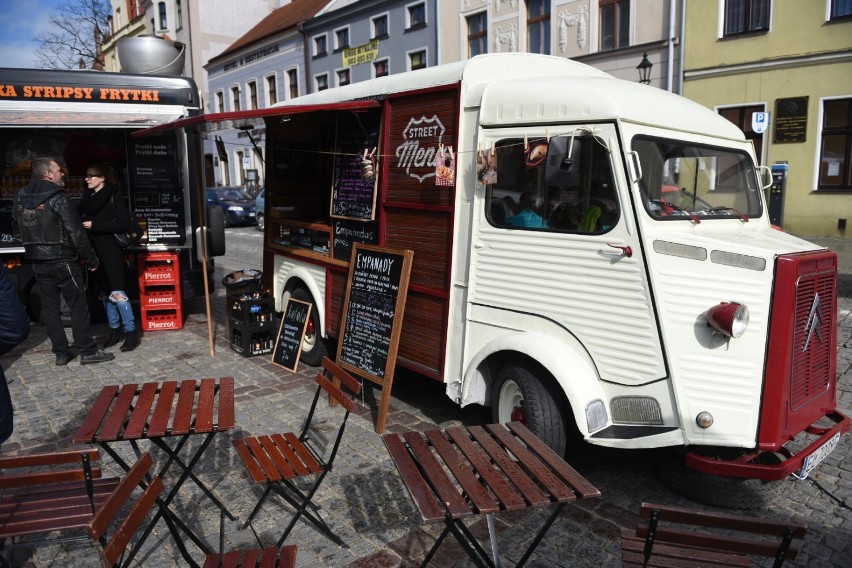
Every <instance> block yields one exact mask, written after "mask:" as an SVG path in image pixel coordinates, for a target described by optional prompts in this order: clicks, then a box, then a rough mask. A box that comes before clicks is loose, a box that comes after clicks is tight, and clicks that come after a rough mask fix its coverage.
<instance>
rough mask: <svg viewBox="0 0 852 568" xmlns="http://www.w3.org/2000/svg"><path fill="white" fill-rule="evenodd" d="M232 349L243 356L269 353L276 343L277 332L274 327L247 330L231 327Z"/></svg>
mask: <svg viewBox="0 0 852 568" xmlns="http://www.w3.org/2000/svg"><path fill="white" fill-rule="evenodd" d="M230 339H231V349H233V350H234V351H236V352H237V353H239V354H240V355H242V356H243V357H254V356H255V355H267V354H269V353H272V348H273V347H274V345H275V333H274V332H273V331H272V329H268V330H266V329H263V330H245V329H238V328H234V327H232V328H231V333H230Z"/></svg>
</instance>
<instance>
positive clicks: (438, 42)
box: [434, 0, 441, 65]
mask: <svg viewBox="0 0 852 568" xmlns="http://www.w3.org/2000/svg"><path fill="white" fill-rule="evenodd" d="M434 18H435V65H440V64H441V0H435V16H434Z"/></svg>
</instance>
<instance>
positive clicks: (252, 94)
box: [248, 81, 257, 109]
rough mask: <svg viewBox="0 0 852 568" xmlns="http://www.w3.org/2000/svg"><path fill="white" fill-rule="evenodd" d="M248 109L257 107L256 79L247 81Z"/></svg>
mask: <svg viewBox="0 0 852 568" xmlns="http://www.w3.org/2000/svg"><path fill="white" fill-rule="evenodd" d="M248 88H249V109H256V108H257V81H249V84H248Z"/></svg>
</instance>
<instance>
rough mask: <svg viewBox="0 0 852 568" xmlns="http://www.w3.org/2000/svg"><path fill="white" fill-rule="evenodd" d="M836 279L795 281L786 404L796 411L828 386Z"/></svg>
mask: <svg viewBox="0 0 852 568" xmlns="http://www.w3.org/2000/svg"><path fill="white" fill-rule="evenodd" d="M836 281H837V279H836V277H835V274H834V273H827V274H826V273H822V274H813V275H809V276H805V277H803V278H800V279H799V282H798V286H797V287H796V316H795V323H794V327H793V349H792V351H793V352H792V354H791V355H792V358H793V361H792V376H791V382H790V404H791V406H792V409H793V410H797V409H799V408H800V407H801V406H802V405H803V404H805V403H807V402H808V401H809V400H811V399H812V398H813V397H814V396H816V395H819V394H821V393H823V392H825V390H826V389H827V388H828V386H829V384H831V379H832V377H831V375H830V372H831V368H832V365H830V358H831V356H832V355H833V353H832V352H831V341H830V339H831V337H832V334H833V333H834V328H835V326H836V322H835V318H836V314H837V309H836V307H835V305H834V298H835V287H836Z"/></svg>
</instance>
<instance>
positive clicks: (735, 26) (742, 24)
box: [725, 0, 770, 36]
mask: <svg viewBox="0 0 852 568" xmlns="http://www.w3.org/2000/svg"><path fill="white" fill-rule="evenodd" d="M769 6H770V0H725V35H726V36H729V35H736V34H744V33H749V32H758V31H767V30H768V29H769Z"/></svg>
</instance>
